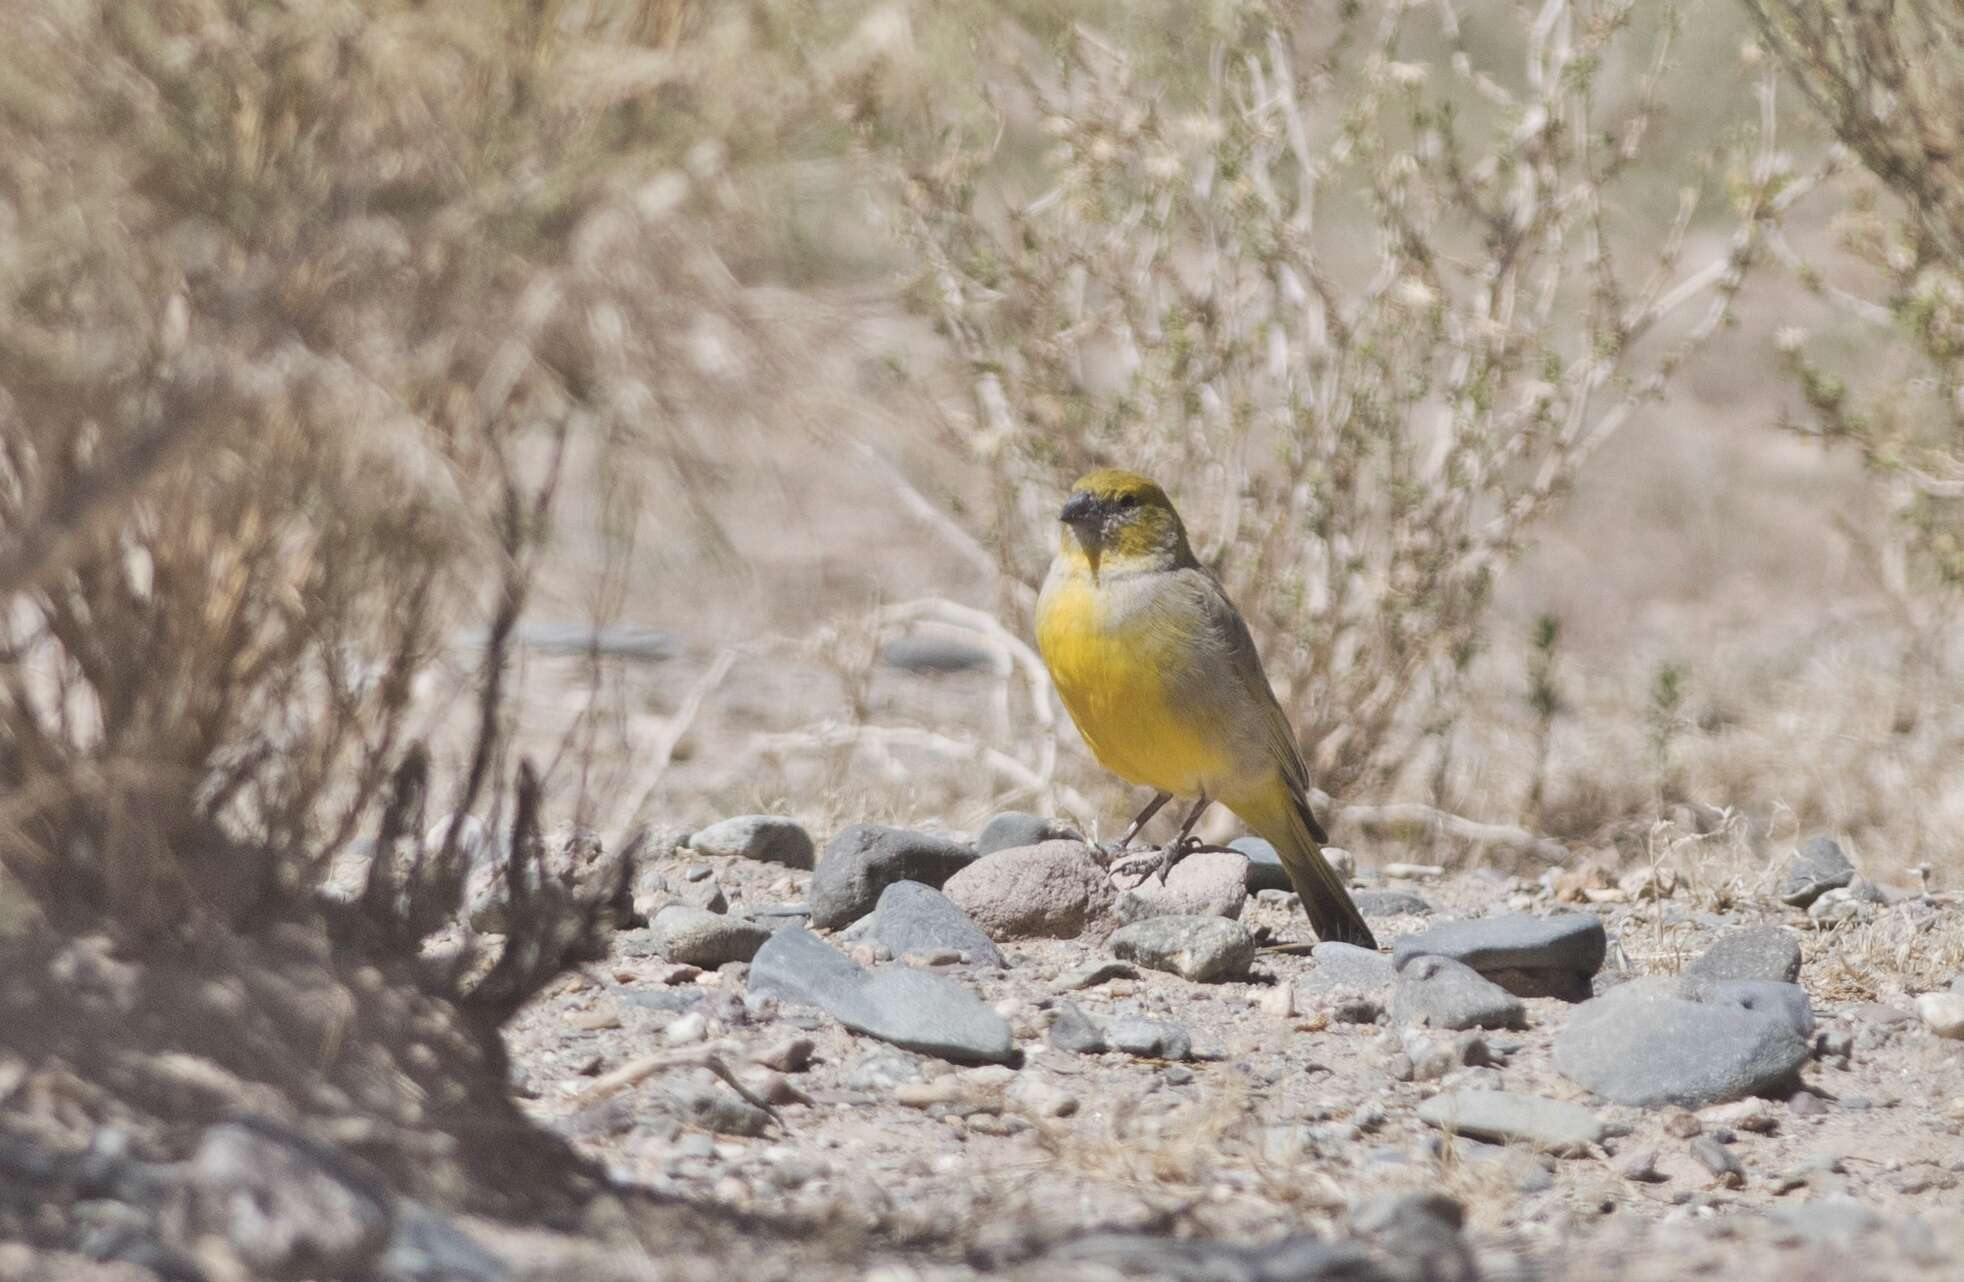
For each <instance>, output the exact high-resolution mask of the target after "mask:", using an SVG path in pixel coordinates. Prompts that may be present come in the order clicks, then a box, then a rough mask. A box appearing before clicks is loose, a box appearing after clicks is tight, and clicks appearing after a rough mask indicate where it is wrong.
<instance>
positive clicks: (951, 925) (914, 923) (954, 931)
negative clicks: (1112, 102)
mask: <svg viewBox="0 0 1964 1282" xmlns="http://www.w3.org/2000/svg"><path fill="white" fill-rule="evenodd" d="M864 920H865V921H866V922H868V923H870V924H869V925H868V926H867V930H866V937H867V938H868V939H869V940H871V941H873V942H875V943H881V944H885V945H886V946H887V948H888V949H890V950H891V951H892V953H893V955H894V956H895V957H900V956H903V955H905V954H907V953H930V952H933V951H935V950H936V949H941V948H950V949H953V950H954V951H956V952H958V953H964V954H966V955H967V957H968V960H969V962H970V963H971V964H972V965H976V966H1001V965H1003V964H1004V962H1003V956H1002V952H1001V950H1000V949H998V948H997V947H996V945H995V941H994V940H991V939H990V938H989V936H988V935H987V934H985V933H984V932H983V930H982V928H981V927H980V926H978V925H976V924H975V923H974V922H973V921H970V920H969V917H968V914H967V913H965V912H963V911H962V910H961V909H959V908H957V907H955V901H954V900H952V899H950V898H948V896H946V895H944V894H942V893H941V892H940V891H938V890H936V889H935V888H934V887H932V886H923V885H922V884H921V883H920V882H918V881H896V882H894V883H893V884H892V885H891V886H888V887H887V888H886V889H885V890H883V891H881V892H880V902H879V903H878V904H877V905H876V906H875V907H874V909H873V915H872V916H871V917H868V918H865V919H864Z"/></svg>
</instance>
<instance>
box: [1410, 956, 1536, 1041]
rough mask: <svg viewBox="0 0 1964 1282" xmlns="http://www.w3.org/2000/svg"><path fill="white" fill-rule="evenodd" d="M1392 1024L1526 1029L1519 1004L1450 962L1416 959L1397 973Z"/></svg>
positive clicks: (1468, 968) (1524, 1014)
mask: <svg viewBox="0 0 1964 1282" xmlns="http://www.w3.org/2000/svg"><path fill="white" fill-rule="evenodd" d="M1391 1020H1392V1022H1393V1023H1395V1024H1418V1025H1422V1026H1425V1027H1428V1028H1449V1029H1461V1028H1526V1027H1527V1023H1528V1013H1527V1007H1525V1006H1523V1005H1522V1004H1521V999H1520V998H1518V997H1516V996H1514V994H1512V993H1510V992H1508V991H1507V990H1506V989H1504V988H1502V987H1501V986H1500V985H1499V984H1496V983H1494V982H1492V981H1491V980H1489V979H1487V978H1485V977H1484V976H1482V975H1481V974H1480V972H1479V971H1477V970H1474V969H1473V968H1472V967H1471V966H1464V965H1461V964H1460V963H1459V962H1456V961H1454V960H1453V959H1452V958H1450V957H1415V958H1413V959H1412V961H1411V964H1409V965H1408V966H1406V967H1405V968H1404V969H1403V970H1401V971H1399V972H1398V987H1397V989H1396V990H1395V991H1393V993H1392V995H1391Z"/></svg>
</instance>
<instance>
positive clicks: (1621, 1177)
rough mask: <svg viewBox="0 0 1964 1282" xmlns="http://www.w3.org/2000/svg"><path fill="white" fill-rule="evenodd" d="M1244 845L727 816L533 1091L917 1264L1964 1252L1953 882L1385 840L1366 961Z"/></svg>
mask: <svg viewBox="0 0 1964 1282" xmlns="http://www.w3.org/2000/svg"><path fill="white" fill-rule="evenodd" d="M1242 845H1243V846H1244V848H1245V849H1244V850H1237V851H1208V852H1202V853H1197V854H1194V855H1190V856H1188V857H1187V858H1186V859H1185V860H1184V861H1182V862H1181V863H1179V864H1178V865H1177V866H1176V867H1175V868H1174V869H1173V871H1172V873H1171V875H1170V876H1169V877H1168V878H1167V879H1166V882H1165V884H1164V885H1163V886H1162V885H1160V884H1159V883H1156V882H1151V881H1148V882H1146V883H1145V884H1144V885H1142V886H1138V887H1136V888H1135V887H1134V882H1136V881H1137V880H1138V876H1137V873H1136V872H1135V871H1134V870H1132V869H1131V868H1128V867H1127V866H1126V865H1125V862H1124V861H1119V863H1118V864H1117V865H1115V866H1114V867H1113V868H1107V867H1106V866H1105V863H1106V860H1105V858H1104V857H1103V856H1101V855H1100V854H1099V853H1098V852H1096V851H1094V850H1093V849H1092V848H1090V847H1088V846H1086V845H1084V844H1083V843H1081V842H1078V841H1075V840H1073V839H1072V835H1071V834H1068V833H1066V832H1064V831H1062V830H1059V829H1055V828H1053V827H1052V826H1051V825H1049V824H1047V823H1045V822H1044V821H1042V820H1039V819H1036V818H1033V817H1029V816H1015V815H1010V816H1002V817H999V818H998V820H996V821H995V822H994V823H992V824H991V825H990V826H989V828H987V829H985V830H984V831H983V832H982V833H981V834H979V835H978V836H976V837H974V838H973V839H971V837H970V836H969V835H967V834H959V833H929V832H913V831H907V830H901V829H890V828H876V827H870V826H861V827H856V828H850V829H847V830H845V831H843V832H841V833H839V834H837V835H835V836H833V837H832V838H831V839H830V841H829V842H828V843H827V844H826V846H825V847H824V848H823V850H818V849H816V848H815V846H814V843H813V841H812V840H811V838H810V837H809V836H808V835H807V834H806V833H805V832H804V831H803V830H802V829H801V828H799V827H797V826H796V825H795V824H791V823H789V822H788V821H784V820H769V819H763V818H755V817H753V818H746V819H738V820H731V821H728V822H725V823H723V824H719V825H716V826H714V827H711V828H709V829H706V830H704V831H703V832H700V833H697V834H694V835H693V836H692V837H690V838H688V839H686V840H685V841H683V842H681V843H679V844H675V845H673V847H672V848H670V849H667V850H665V851H661V852H658V853H657V854H656V856H655V857H653V858H651V859H650V860H648V861H647V862H646V863H645V864H644V866H643V867H642V868H641V870H640V872H639V875H638V878H637V882H636V886H635V892H636V908H637V910H638V912H639V913H641V914H644V915H645V916H646V917H647V918H648V919H649V922H650V924H648V925H646V926H643V927H638V928H633V929H628V930H624V931H622V932H621V933H620V934H619V935H618V936H617V938H616V941H615V944H614V948H613V951H612V953H611V955H610V956H609V957H608V959H607V960H606V961H605V962H604V963H601V964H595V965H591V966H588V967H587V968H585V969H584V970H583V971H582V972H580V973H577V974H573V975H569V976H567V977H566V978H565V979H564V980H563V981H562V982H560V983H559V984H558V985H557V986H556V987H555V988H553V989H552V990H550V991H549V992H548V994H547V995H546V996H545V997H544V998H543V999H541V1000H540V1001H538V1002H537V1003H535V1004H534V1005H533V1006H532V1007H531V1008H530V1009H528V1010H527V1011H526V1012H524V1013H523V1014H521V1016H520V1017H519V1018H518V1020H517V1021H516V1022H515V1023H514V1025H513V1026H512V1029H511V1033H510V1043H511V1048H512V1052H513V1056H514V1060H515V1063H516V1065H517V1068H518V1071H519V1073H520V1075H521V1078H522V1080H521V1083H520V1089H521V1093H522V1094H523V1095H524V1096H525V1097H526V1099H527V1105H528V1108H529V1109H530V1110H531V1111H532V1112H533V1114H534V1115H535V1116H536V1117H538V1118H539V1119H540V1120H541V1121H542V1122H544V1123H545V1124H547V1125H548V1126H551V1127H553V1128H555V1129H557V1130H559V1131H561V1132H562V1133H564V1134H565V1135H567V1136H569V1137H570V1138H572V1139H573V1140H574V1142H575V1143H576V1144H577V1145H578V1146H579V1148H580V1149H581V1150H582V1151H584V1152H586V1153H587V1154H589V1155H591V1156H592V1157H594V1158H595V1159H597V1160H598V1161H600V1162H601V1163H603V1164H604V1165H605V1167H606V1168H607V1169H608V1170H609V1171H610V1172H611V1173H612V1174H613V1175H614V1176H615V1177H616V1178H617V1179H618V1180H620V1181H622V1182H626V1183H630V1184H634V1185H639V1186H644V1187H646V1188H648V1189H652V1190H655V1191H656V1192H657V1193H659V1194H662V1195H668V1196H672V1197H674V1198H679V1199H686V1200H688V1201H690V1202H692V1203H696V1204H700V1205H703V1206H715V1207H720V1208H723V1209H725V1210H728V1211H731V1212H735V1213H752V1214H765V1215H770V1216H773V1217H785V1216H788V1217H791V1218H792V1219H793V1220H795V1221H799V1222H806V1223H809V1224H812V1225H814V1226H824V1227H825V1229H826V1230H827V1231H828V1232H838V1231H841V1230H842V1229H844V1230H846V1231H860V1232H863V1233H864V1235H865V1238H866V1240H867V1242H868V1243H869V1244H870V1245H869V1248H868V1249H869V1250H870V1251H871V1253H872V1257H873V1259H872V1263H871V1264H870V1265H869V1268H870V1269H871V1272H869V1273H868V1274H867V1276H868V1277H875V1276H877V1277H879V1278H882V1279H894V1280H895V1282H898V1280H899V1279H903V1278H921V1279H930V1278H932V1279H940V1278H960V1277H970V1276H975V1275H977V1274H980V1273H987V1272H998V1273H1006V1274H1008V1275H1011V1276H1027V1277H1032V1278H1036V1277H1043V1278H1063V1277H1070V1278H1076V1277H1083V1278H1103V1277H1120V1276H1123V1277H1127V1278H1140V1277H1162V1276H1163V1277H1178V1278H1193V1279H1201V1278H1248V1279H1266V1278H1274V1279H1280V1278H1285V1277H1286V1278H1297V1277H1300V1278H1315V1277H1344V1278H1366V1277H1401V1276H1402V1277H1439V1278H1448V1277H1475V1276H1480V1277H1517V1276H1561V1277H1575V1278H1652V1277H1655V1278H1665V1277H1672V1278H1676V1277H1685V1276H1692V1275H1694V1274H1697V1273H1699V1272H1702V1271H1708V1270H1709V1271H1724V1272H1727V1273H1730V1274H1732V1275H1734V1276H1753V1277H1769V1278H1770V1277H1775V1276H1781V1277H1785V1276H1803V1277H1804V1276H1820V1277H1836V1278H1848V1277H1878V1278H1882V1277H1888V1278H1898V1277H1922V1276H1929V1277H1955V1276H1958V1275H1959V1274H1960V1271H1964V1216H1960V1215H1959V1211H1960V1209H1964V1190H1960V1180H1964V1138H1960V1135H1961V1134H1964V1131H1961V1129H1960V1128H1964V1040H1958V1039H1959V1038H1961V1037H1964V978H1960V979H1959V980H1958V982H1956V983H1955V984H1953V985H1952V990H1953V991H1935V992H1928V993H1917V992H1912V991H1909V990H1910V989H1911V988H1914V987H1917V986H1918V984H1917V976H1919V975H1928V974H1930V973H1931V968H1932V967H1933V966H1934V967H1937V968H1940V969H1942V968H1951V969H1955V968H1959V967H1964V912H1961V911H1960V909H1959V907H1958V906H1957V905H1956V903H1955V902H1953V901H1952V900H1951V899H1949V898H1948V897H1946V896H1945V895H1942V894H1939V893H1930V892H1927V891H1924V890H1922V889H1921V888H1916V889H1914V890H1909V889H1901V888H1896V889H1892V888H1885V887H1876V886H1874V885H1871V884H1870V883H1868V882H1866V881H1865V880H1864V879H1862V878H1861V877H1860V876H1858V875H1856V872H1855V870H1854V869H1853V868H1851V867H1850V866H1849V865H1848V862H1847V860H1846V859H1845V857H1844V856H1843V855H1842V853H1841V851H1840V849H1839V848H1838V847H1837V846H1835V844H1834V843H1833V842H1831V841H1828V840H1826V839H1815V840H1812V841H1809V842H1807V843H1804V844H1803V845H1802V846H1801V847H1800V848H1799V849H1798V850H1796V851H1794V852H1793V853H1792V854H1791V855H1790V856H1789V857H1788V858H1787V859H1786V860H1785V862H1784V863H1783V864H1782V865H1781V866H1780V867H1778V868H1776V869H1773V870H1771V871H1770V875H1769V877H1768V878H1766V879H1765V887H1764V891H1765V893H1743V894H1742V893H1739V892H1738V888H1737V886H1736V884H1735V885H1733V887H1732V888H1731V889H1730V890H1725V891H1721V892H1716V893H1715V892H1713V891H1711V890H1709V889H1707V890H1698V891H1694V889H1693V888H1692V886H1691V885H1690V884H1689V882H1688V881H1681V880H1680V878H1679V877H1677V876H1676V875H1674V874H1672V873H1669V872H1667V871H1665V870H1662V869H1656V868H1650V869H1643V870H1640V871H1639V872H1638V873H1636V874H1633V875H1630V876H1627V877H1624V878H1622V879H1621V881H1620V882H1619V881H1617V880H1616V879H1613V878H1611V877H1609V876H1608V875H1606V874H1600V873H1591V872H1588V871H1583V872H1563V873H1555V874H1551V875H1549V876H1547V877H1545V878H1543V879H1542V880H1540V881H1539V882H1530V881H1526V880H1523V879H1520V878H1513V877H1506V876H1499V875H1491V874H1486V873H1482V872H1477V871H1476V872H1467V873H1457V874H1453V875H1444V874H1442V873H1441V872H1440V870H1438V869H1435V868H1428V867H1423V866H1415V865H1400V864H1387V865H1385V866H1384V867H1382V868H1374V867H1372V866H1370V865H1369V864H1368V863H1365V864H1364V865H1363V866H1360V867H1356V868H1355V869H1354V873H1353V875H1354V879H1355V884H1356V886H1357V887H1358V890H1357V898H1358V900H1359V904H1360V906H1361V907H1362V908H1363V910H1364V911H1365V913H1366V915H1367V916H1368V917H1369V919H1370V921H1371V923H1372V926H1373V928H1374V930H1375V931H1376V932H1377V934H1378V936H1379V942H1380V944H1381V945H1383V946H1384V951H1381V952H1378V953H1370V952H1367V951H1364V950H1360V949H1353V948H1349V947H1346V946H1343V945H1321V946H1316V947H1309V946H1307V942H1308V941H1309V932H1308V928H1307V924H1306V922H1305V921H1304V919H1303V916H1302V912H1301V909H1300V907H1299V906H1298V905H1297V904H1296V902H1295V900H1294V897H1293V896H1292V895H1291V894H1290V893H1288V891H1286V890H1285V889H1282V887H1283V886H1284V885H1286V882H1284V881H1283V880H1282V879H1281V877H1280V869H1279V867H1278V866H1276V865H1275V864H1274V863H1273V862H1272V859H1273V856H1272V854H1268V853H1265V852H1263V851H1262V850H1261V849H1260V844H1259V843H1252V844H1250V843H1242ZM1247 852H1252V854H1253V856H1254V857H1253V858H1250V857H1248V853H1247ZM1930 986H1931V987H1937V988H1939V989H1941V985H1930ZM909 1243H913V1244H916V1245H915V1246H914V1247H913V1248H912V1249H909V1248H908V1247H907V1245H906V1244H909Z"/></svg>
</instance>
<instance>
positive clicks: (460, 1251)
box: [375, 1201, 511, 1282]
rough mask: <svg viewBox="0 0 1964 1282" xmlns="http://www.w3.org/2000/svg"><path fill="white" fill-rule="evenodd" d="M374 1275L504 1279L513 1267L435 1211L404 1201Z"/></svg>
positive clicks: (415, 1280) (414, 1281)
mask: <svg viewBox="0 0 1964 1282" xmlns="http://www.w3.org/2000/svg"><path fill="white" fill-rule="evenodd" d="M375 1276H376V1277H377V1278H378V1279H382V1280H383V1282H504V1279H506V1278H508V1277H510V1276H511V1268H510V1266H509V1265H507V1264H506V1263H505V1262H504V1261H503V1260H501V1259H499V1258H498V1257H497V1256H495V1255H492V1254H491V1253H490V1252H489V1251H486V1250H485V1249H484V1248H483V1247H481V1246H479V1245H478V1244H477V1242H476V1241H475V1240H474V1239H473V1238H471V1236H470V1235H469V1234H467V1233H465V1232H464V1231H463V1230H462V1229H460V1228H458V1227H457V1226H456V1225H454V1224H452V1223H451V1222H450V1221H449V1220H446V1219H444V1218H443V1217H442V1216H440V1215H438V1214H437V1213H436V1212H435V1211H432V1210H430V1209H429V1208H428V1207H425V1206H422V1205H420V1204H418V1203H415V1202H409V1201H404V1202H402V1203H401V1204H400V1210H399V1213H398V1214H397V1216H396V1231H395V1234H394V1236H392V1237H391V1238H390V1239H389V1249H388V1251H387V1252H386V1253H385V1254H384V1255H383V1256H382V1263H381V1267H379V1268H378V1269H377V1270H376V1271H375Z"/></svg>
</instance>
